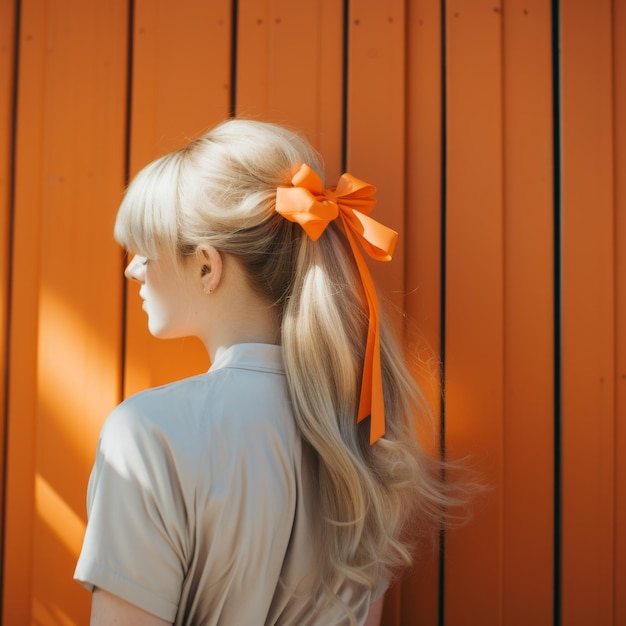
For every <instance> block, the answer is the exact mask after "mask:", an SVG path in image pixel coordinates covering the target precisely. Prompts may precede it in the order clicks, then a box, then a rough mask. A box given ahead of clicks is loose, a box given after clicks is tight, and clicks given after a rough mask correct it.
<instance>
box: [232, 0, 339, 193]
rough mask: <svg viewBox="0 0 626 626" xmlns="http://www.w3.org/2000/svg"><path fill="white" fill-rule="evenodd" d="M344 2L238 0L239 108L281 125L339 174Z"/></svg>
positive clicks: (330, 172)
mask: <svg viewBox="0 0 626 626" xmlns="http://www.w3.org/2000/svg"><path fill="white" fill-rule="evenodd" d="M342 17H343V11H342V3H341V2H338V1H336V0H320V1H318V2H293V1H291V0H273V1H270V0H240V1H239V30H238V38H237V41H238V49H237V90H236V93H237V103H236V105H237V106H236V111H237V114H238V115H240V116H243V117H251V118H255V119H263V120H265V121H273V122H277V123H282V124H286V125H287V126H289V127H291V128H294V129H297V130H299V131H301V132H303V133H304V134H305V136H306V137H307V138H308V139H309V140H310V141H311V142H312V143H313V145H314V146H315V147H316V148H317V150H319V151H320V153H321V154H322V156H323V157H324V159H325V162H326V176H327V181H328V184H329V185H334V184H335V182H336V180H337V178H338V177H339V175H340V174H341V137H342V130H341V112H342V97H341V95H342V78H343V77H342V51H343V25H342Z"/></svg>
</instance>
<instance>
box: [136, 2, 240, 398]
mask: <svg viewBox="0 0 626 626" xmlns="http://www.w3.org/2000/svg"><path fill="white" fill-rule="evenodd" d="M231 36H232V24H231V2H230V0H219V1H213V2H210V3H208V2H203V1H202V0H184V1H181V2H176V3H172V2H169V1H167V0H157V1H153V0H137V2H136V4H135V16H134V36H133V70H132V72H133V73H132V76H133V81H132V116H131V129H130V170H131V175H134V174H135V173H137V171H139V170H140V169H141V168H142V167H144V166H145V165H147V164H148V163H149V162H150V161H152V160H153V159H155V158H157V157H158V156H161V155H162V154H164V153H166V152H169V151H171V150H174V149H177V148H180V147H182V146H183V145H184V144H185V143H186V142H187V141H188V140H189V139H191V138H193V137H196V136H198V135H199V134H200V133H201V132H202V131H204V130H206V129H207V128H209V127H210V126H213V125H214V124H216V123H218V122H220V121H222V120H223V119H225V118H227V117H228V113H229V110H230V76H231V73H230V62H231ZM126 323H127V345H126V348H127V349H126V363H125V366H126V367H125V381H124V393H125V395H129V394H131V393H134V392H136V391H139V390H141V389H146V388H148V387H153V386H156V385H159V384H163V383H167V382H171V381H172V380H175V379H179V378H182V377H184V376H186V375H191V374H198V373H200V372H203V371H205V370H206V369H208V367H209V359H208V357H207V355H206V350H205V349H204V347H203V346H202V344H201V343H200V342H199V341H198V340H197V339H189V338H186V339H176V340H172V341H160V340H158V339H155V338H154V337H152V336H151V335H150V333H149V332H148V329H147V323H146V315H145V313H144V311H142V309H141V304H140V299H139V296H138V289H137V286H136V285H132V284H129V285H128V287H127V309H126Z"/></svg>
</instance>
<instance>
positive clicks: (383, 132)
mask: <svg viewBox="0 0 626 626" xmlns="http://www.w3.org/2000/svg"><path fill="white" fill-rule="evenodd" d="M347 27H348V28H347V31H348V34H347V36H348V40H347V45H348V75H347V77H346V80H347V85H346V87H347V129H346V130H347V137H346V154H347V163H346V167H347V169H348V171H350V172H351V173H352V174H354V175H355V176H357V177H358V178H361V179H363V180H366V181H367V182H371V183H372V184H375V185H376V187H377V189H378V192H377V198H378V204H377V206H376V208H375V209H374V213H373V217H375V218H376V219H379V220H381V221H382V222H383V223H385V224H386V225H387V226H389V227H391V228H393V229H394V230H397V231H398V232H399V233H401V238H400V239H399V241H398V245H397V247H396V252H395V255H394V259H393V261H392V262H391V263H388V264H383V263H375V264H372V266H371V267H372V274H373V275H374V278H375V279H376V280H377V283H378V285H379V286H380V287H382V291H381V292H382V294H383V296H384V297H385V298H387V299H389V300H390V301H391V302H392V303H393V304H394V305H395V306H397V307H398V309H401V308H402V306H403V300H404V297H403V294H404V247H405V244H404V241H403V238H404V201H405V193H404V181H405V171H404V168H405V108H406V101H405V97H406V96H405V93H406V92H405V63H406V58H405V39H406V36H405V6H404V2H403V1H401V0H390V1H389V2H384V3H383V2H381V3H378V2H371V1H369V0H351V2H350V4H349V15H348V25H347Z"/></svg>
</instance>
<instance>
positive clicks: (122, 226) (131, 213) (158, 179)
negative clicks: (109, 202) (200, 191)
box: [114, 152, 181, 259]
mask: <svg viewBox="0 0 626 626" xmlns="http://www.w3.org/2000/svg"><path fill="white" fill-rule="evenodd" d="M180 162H181V158H180V153H178V152H175V153H172V154H168V155H166V156H164V157H161V158H160V159H157V160H156V161H153V162H152V163H150V164H149V165H147V166H146V167H145V168H144V169H143V170H141V171H140V172H139V174H137V176H135V178H134V179H133V181H132V182H131V183H130V185H129V186H128V189H127V190H126V193H125V195H124V199H123V200H122V203H121V205H120V208H119V210H118V213H117V218H116V221H115V231H114V235H115V239H116V241H117V242H118V243H119V244H120V245H121V246H122V247H123V248H124V249H125V250H127V251H128V252H132V253H133V254H139V255H141V256H145V257H147V258H153V259H154V258H157V257H158V256H159V255H161V254H163V253H166V254H172V255H175V254H176V244H177V239H178V227H177V223H178V213H179V209H180V206H179V205H180V197H179V175H180Z"/></svg>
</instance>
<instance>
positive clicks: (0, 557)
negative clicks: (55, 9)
mask: <svg viewBox="0 0 626 626" xmlns="http://www.w3.org/2000/svg"><path fill="white" fill-rule="evenodd" d="M21 24H22V3H21V0H17V1H16V2H15V20H14V31H13V32H14V37H13V77H12V87H13V94H12V100H13V101H12V103H11V138H10V147H9V150H10V159H9V163H10V165H9V167H10V173H9V176H8V180H9V190H8V191H9V193H8V202H9V206H8V210H9V216H8V217H9V223H8V233H7V250H6V253H5V254H6V258H7V275H6V279H7V290H6V294H7V298H6V302H5V305H4V306H5V313H6V315H5V320H6V327H5V328H4V329H3V332H4V333H5V346H6V350H5V353H4V357H3V358H4V368H5V369H4V380H3V381H2V384H3V385H4V392H5V393H4V406H3V407H2V430H3V441H2V503H1V505H0V506H2V512H1V515H2V526H1V530H2V533H1V536H0V615H2V613H3V612H4V591H5V589H4V553H5V547H6V530H7V529H6V512H7V466H8V462H7V459H8V454H9V430H10V429H9V393H10V386H9V385H10V380H11V376H10V367H9V365H10V360H11V359H10V356H11V320H12V317H13V316H12V309H13V252H14V250H15V186H16V182H15V176H16V171H15V169H16V168H15V163H16V157H17V115H18V85H19V68H20V29H21Z"/></svg>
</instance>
